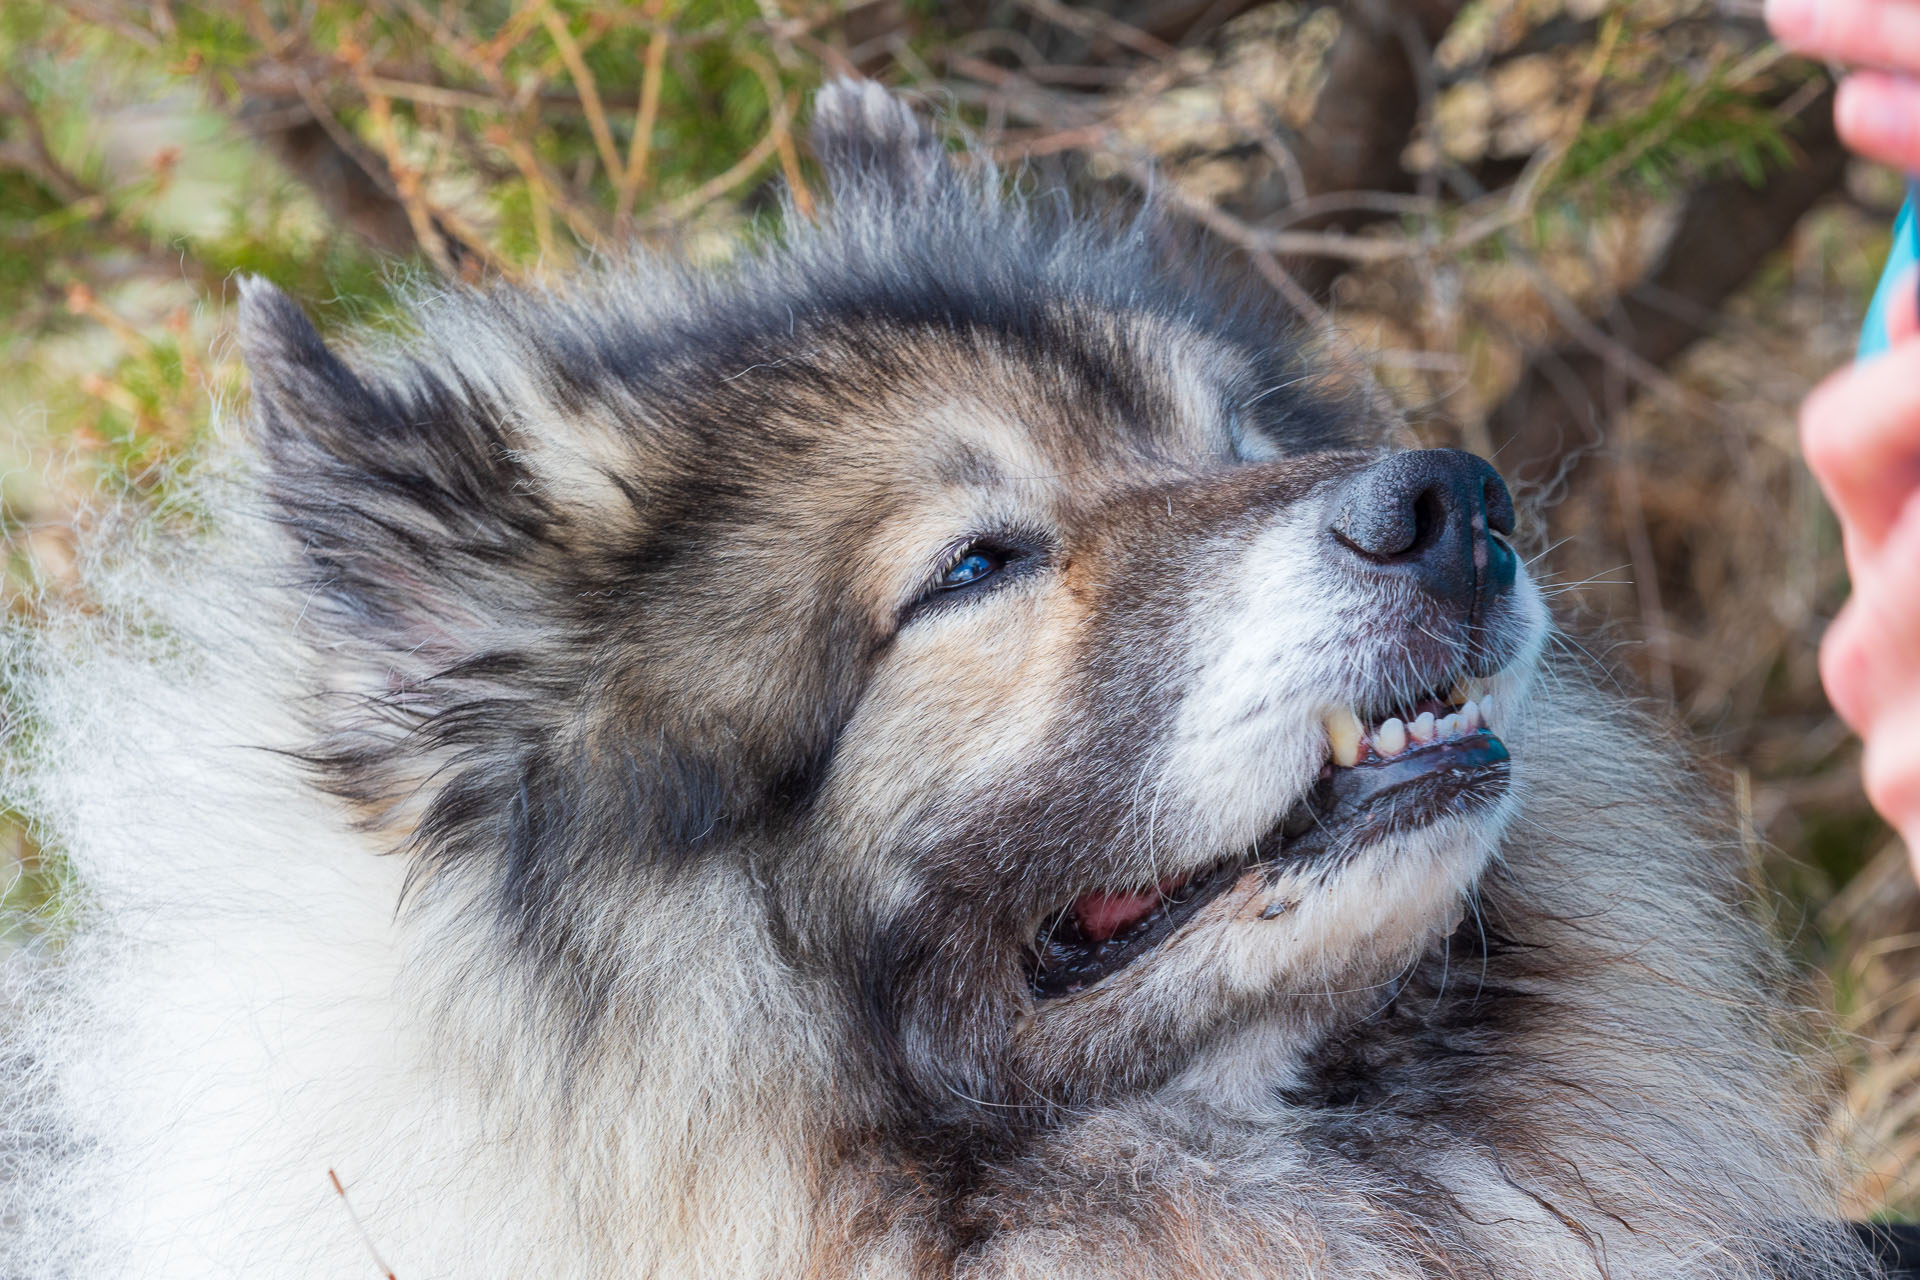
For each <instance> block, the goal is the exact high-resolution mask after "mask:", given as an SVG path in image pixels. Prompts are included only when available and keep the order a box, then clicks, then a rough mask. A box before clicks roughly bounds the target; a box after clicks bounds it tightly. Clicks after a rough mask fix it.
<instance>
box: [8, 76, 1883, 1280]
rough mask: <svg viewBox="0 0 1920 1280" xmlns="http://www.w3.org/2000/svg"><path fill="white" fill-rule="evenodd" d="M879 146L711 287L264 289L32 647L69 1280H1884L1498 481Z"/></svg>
mask: <svg viewBox="0 0 1920 1280" xmlns="http://www.w3.org/2000/svg"><path fill="white" fill-rule="evenodd" d="M814 140H815V148H816V151H817V152H818V154H819V156H820V158H821V160H822V163H823V166H824V167H825V169H826V171H827V173H828V175H829V179H830V185H831V188H832V192H833V197H834V200H833V204H832V207H831V209H830V211H829V212H828V213H827V214H826V215H825V216H824V218H823V220H822V221H821V222H820V223H819V224H817V225H809V224H807V223H806V222H805V220H804V219H801V218H799V217H797V216H790V218H789V222H790V224H792V225H791V230H790V231H789V233H788V235H787V238H786V239H785V241H784V242H783V243H782V244H780V245H779V246H777V247H774V248H770V249H767V250H765V251H762V252H758V253H754V254H748V255H746V256H743V257H742V258H741V259H739V260H737V261H736V262H734V263H733V264H731V265H729V266H727V267H725V268H722V269H718V270H714V271H711V272H708V273H698V272H694V271H691V270H689V269H685V268H678V267H675V266H672V265H668V264H660V263H651V264H642V265H637V266H631V267H627V268H623V269H620V270H615V271H611V272H609V273H607V274H605V275H604V276H602V277H600V278H597V279H593V280H590V281H587V282H584V283H582V284H580V285H578V286H577V287H575V288H572V289H570V290H568V291H565V292H561V293H555V294H543V293H532V292H516V291H512V290H506V289H500V290H495V291H490V292H486V293H481V294H471V295H468V294H460V295H455V296H446V297H437V298H431V299H425V300H423V301H422V302H421V303H420V305H419V306H418V308H417V310H416V313H415V317H414V319H415V327H416V331H415V333H414V334H413V336H412V337H411V338H409V339H407V340H405V341H404V342H401V343H400V344H398V345H397V346H395V347H393V348H391V349H387V350H373V349H369V350H364V351H361V352H359V353H357V354H354V355H353V356H352V357H351V358H349V359H345V360H343V359H342V358H341V357H339V356H337V355H336V354H335V353H334V352H332V351H330V350H329V349H328V348H327V347H326V346H325V345H323V343H322V342H321V340H320V338H319V337H318V336H317V335H316V333H315V332H314V330H313V329H312V328H311V327H310V326H309V324H308V323H307V321H306V319H305V318H304V317H303V315H302V314H301V312H300V310H299V309H298V308H297V307H296V306H295V305H294V304H293V303H292V302H290V301H289V300H288V299H286V298H285V297H283V296H281V295H280V294H278V293H276V292H274V291H273V290H272V289H271V288H269V287H268V286H266V285H264V284H260V283H257V282H256V283H253V284H250V285H248V286H247V287H246V289H245V291H244V299H243V303H242V309H241V322H240V327H241V340H242V343H243V345H244V348H245V352H246V355H247V358H248V361H249V365H250V368H251V371H252V375H253V387H254V391H253V397H254V404H253V411H252V414H251V422H250V426H249V429H248V431H247V432H246V438H245V439H243V440H238V441H235V442H233V443H232V444H231V445H230V446H229V447H227V448H225V449H224V450H216V452H215V456H214V457H213V458H211V459H210V460H209V461H208V462H207V464H206V466H205V474H206V476H207V479H206V480H205V481H204V483H203V487H202V489H201V490H200V497H201V500H202V501H201V506H202V507H203V508H204V509H205V510H206V511H210V512H212V513H213V514H212V515H211V516H208V517H205V518H202V519H199V520H198V521H197V522H194V527H193V528H192V529H191V530H190V531H188V532H185V533H182V532H180V531H179V530H178V526H179V525H180V523H181V521H179V520H177V519H176V520H168V519H162V520H161V521H159V522H156V523H149V524H148V525H146V526H143V527H142V528H141V529H139V530H136V531H134V532H133V533H131V534H128V535H125V536H124V537H122V538H121V539H120V541H119V543H118V545H117V546H116V547H115V548H114V549H113V550H111V551H110V552H109V553H107V554H105V555H104V556H103V557H102V564H101V567H100V568H99V570H98V572H96V573H95V574H94V575H93V577H92V590H93V591H94V593H95V596H96V598H95V600H94V601H93V602H92V603H91V604H90V606H89V607H88V608H87V609H85V610H73V611H70V612H68V613H67V614H65V615H63V616H61V617H59V618H57V619H56V620H55V622H54V623H53V624H51V625H50V626H48V627H46V628H43V629H41V630H39V631H37V632H35V633H33V634H20V635H16V636H15V637H14V639H13V641H12V646H13V647H12V650H11V655H12V664H13V667H12V670H13V678H12V682H11V686H12V690H13V704H12V707H11V716H12V720H11V723H12V725H13V749H14V753H15V758H16V761H17V766H16V769H15V771H14V775H13V799H14V801H15V803H17V804H19V805H21V806H22V807H23V808H25V809H26V810H28V811H29V812H31V813H33V814H35V815H36V816H37V817H38V818H39V819H40V820H41V822H42V824H43V828H44V830H45V831H46V832H47V833H48V836H49V838H50V839H51V840H53V841H55V842H56V843H57V844H58V846H59V847H60V848H61V849H63V850H64V851H65V852H66V854H67V857H68V858H69V860H70V863H71V866H72V868H73V869H74V873H75V879H74V884H73V885H72V886H71V887H70V889H69V892H68V893H67V895H66V897H65V899H64V902H65V906H66V909H67V913H68V916H69V919H68V921H67V923H66V925H65V927H64V928H63V929H62V930H61V931H60V933H59V934H58V937H57V942H55V943H49V944H47V945H45V946H43V947H42V948H40V954H39V955H38V956H36V957H34V958H33V961H32V963H27V962H25V961H23V962H21V963H19V964H17V965H16V966H15V969H16V973H17V974H19V975H20V978H21V981H20V983H19V1001H18V1008H19V1016H18V1018H17V1019H16V1020H15V1021H16V1026H15V1029H14V1030H13V1031H12V1032H11V1033H10V1034H11V1046H12V1050H11V1055H10V1057H9V1059H8V1061H9V1062H10V1063H11V1069H12V1075H13V1077H14V1081H15V1087H14V1088H13V1091H12V1098H11V1100H10V1101H9V1103H8V1104H7V1105H8V1107H9V1119H10V1121H11V1129H12V1132H13V1133H14V1135H15V1136H14V1138H13V1151H12V1155H13V1157H14V1158H13V1161H12V1164H13V1168H12V1170H11V1173H10V1177H9V1186H8V1194H9V1196H10V1202H9V1203H10V1207H9V1209H8V1215H9V1217H10V1219H11V1228H12V1230H11V1237H10V1242H9V1243H8V1244H6V1245H5V1246H0V1248H4V1249H6V1250H8V1251H10V1257H9V1259H8V1261H9V1264H10V1266H11V1268H12V1270H11V1272H10V1274H14V1275H19V1276H33V1277H52V1276H85V1277H89V1278H90V1280H102V1278H105V1277H120V1276H127V1277H133V1276H138V1277H171V1276H182V1277H185V1276H192V1277H196V1278H198V1277H206V1276H226V1275H232V1276H241V1275H244V1276H248V1277H274V1278H276V1280H281V1278H287V1280H292V1278H297V1277H316V1278H317V1277H328V1278H330V1280H338V1278H339V1277H343V1276H351V1275H356V1274H368V1273H369V1272H370V1271H371V1270H372V1269H374V1268H375V1267H376V1265H377V1264H376V1259H378V1260H380V1261H379V1263H378V1265H384V1266H385V1267H387V1268H389V1269H390V1270H391V1272H392V1273H393V1274H395V1275H397V1276H399V1277H400V1280H434V1278H438V1277H446V1278H448V1280H456V1278H457V1280H481V1278H484V1277H505V1276H519V1275H524V1274H529V1273H534V1274H539V1275H543V1276H548V1277H554V1278H555V1280H562V1278H577V1280H589V1278H590V1280H614V1278H615V1277H691V1276H714V1277H762V1276H764V1277H775V1276H777V1277H793V1276H820V1277H842V1276H866V1277H891V1276H952V1275H963V1276H980V1277H1003V1276H1023V1277H1024V1276H1031V1277H1041V1276H1066V1277H1093V1276H1129V1277H1133V1276H1168V1277H1173V1276H1183V1277H1184V1276H1219V1277H1287V1278H1300V1280H1304V1278H1306V1277H1326V1278H1333V1277H1370V1278H1377V1280H1386V1278H1394V1277H1432V1276H1471V1277H1542V1276H1556V1277H1558V1276H1566V1277H1574V1276H1580V1277H1587V1276H1609V1277H1621V1278H1624V1277H1675V1276H1715V1277H1730V1276H1762V1275H1781V1274H1788V1273H1791V1274H1804V1275H1809V1276H1814V1275H1820V1276H1825V1275H1866V1274H1870V1273H1871V1268H1870V1266H1869V1265H1868V1264H1867V1263H1866V1262H1865V1260H1864V1259H1862V1258H1858V1257H1856V1256H1854V1255H1853V1254H1852V1253H1850V1252H1849V1250H1850V1248H1851V1246H1850V1245H1848V1244H1847V1243H1846V1240H1845V1238H1844V1237H1843V1235H1842V1234H1841V1233H1840V1232H1838V1231H1837V1230H1836V1229H1834V1228H1833V1227H1831V1226H1829V1225H1824V1224H1825V1223H1827V1221H1828V1220H1829V1219H1831V1217H1832V1216H1833V1205H1834V1191H1833V1185H1832V1180H1831V1175H1830V1172H1829V1170H1828V1169H1827V1167H1826V1164H1825V1161H1824V1158H1823V1155H1822V1151H1821V1148H1820V1142H1819V1137H1818V1133H1819V1120H1820V1115H1819V1111H1820V1102H1819V1099H1820V1090H1819V1088H1818V1087H1817V1082H1815V1081H1814V1080H1813V1079H1812V1078H1811V1074H1810V1072H1809V1071H1808V1070H1807V1069H1806V1068H1804V1067H1803V1066H1801V1065H1800V1064H1801V1062H1802V1061H1803V1058H1802V1057H1801V1056H1800V1054H1799V1053H1798V1050H1797V1047H1796V1043H1795V1035H1794V1031H1793V1019H1792V1017H1791V1016H1789V1014H1788V1012H1787V1011H1786V1010H1785V1008H1784V1006H1783V1004H1782V1003H1781V996H1780V991H1781V989H1782V987H1781V982H1780V978H1781V974H1780V972H1779V970H1778V962H1777V958H1776V956H1775V954H1774V953H1773V952H1772V951H1771V950H1770V948H1769V944H1768V942H1767V941H1766V939H1765V936H1764V934H1763V933H1762V931H1761V930H1760V929H1759V928H1758V927H1757V926H1756V925H1755V924H1754V923H1753V922H1752V921H1751V920H1750V919H1749V918H1748V916H1747V915H1746V914H1744V913H1743V911H1742V910H1741V908H1740V906H1739V901H1738V900H1739V883H1740V876H1739V866H1740V864H1739V859H1738V857H1737V853H1736V852H1735V851H1734V850H1732V849H1730V848H1729V847H1728V842H1727V840H1726V839H1725V837H1724V835H1723V834H1722V833H1720V832H1719V831H1717V830H1710V829H1705V828H1703V826H1702V825H1701V820H1700V819H1699V818H1698V816H1697V815H1698V814H1699V813H1701V812H1703V811H1704V807H1703V806H1702V805H1701V804H1700V802H1699V797H1698V796H1697V794H1695V792H1694V791H1693V789H1692V788H1691V786H1690V784H1689V783H1688V782H1687V780H1686V775H1685V773H1684V770H1683V769H1682V767H1681V766H1680V765H1679V764H1678V763H1677V762H1676V761H1675V760H1674V759H1671V758H1669V757H1668V756H1667V755H1665V754H1663V753H1662V752H1661V751H1660V750H1659V749H1657V748H1656V747H1655V746H1654V745H1653V744H1652V739H1653V735H1652V734H1651V733H1650V731H1649V729H1648V727H1647V726H1646V725H1644V724H1642V723H1641V722H1640V721H1639V720H1637V719H1636V718H1635V717H1634V716H1633V715H1631V714H1630V713H1629V712H1628V711H1627V710H1625V709H1624V708H1623V707H1622V706H1621V705H1619V704H1618V703H1617V702H1613V701H1609V700H1608V699H1606V698H1604V697H1602V696H1600V695H1598V694H1596V693H1595V692H1594V691H1593V690H1592V689H1591V688H1590V687H1589V685H1588V682H1587V681H1585V680H1584V679H1583V678H1582V677H1581V676H1580V675H1579V674H1578V673H1577V672H1574V671H1571V670H1560V669H1555V668H1553V667H1552V666H1549V665H1547V663H1546V660H1545V659H1544V658H1543V653H1544V650H1545V639H1546V637H1547V634H1548V628H1549V622H1548V618H1547V614H1546V611H1545V608H1544V606H1543V603H1542V599H1541V595H1540V593H1539V591H1538V590H1537V589H1536V588H1535V587H1534V586H1533V585H1532V583H1531V581H1530V580H1529V578H1528V575H1527V573H1526V571H1525V568H1524V567H1523V566H1522V565H1520V564H1519V563H1518V562H1517V560H1516V557H1515V555H1514V552H1513V550H1512V548H1511V546H1510V545H1509V541H1508V535H1509V534H1511V532H1512V529H1513V523H1512V522H1513V509H1512V503H1511V500H1510V499H1509V497H1508V494H1507V491H1506V489H1505V487H1504V486H1503V485H1502V483H1501V481H1500V478H1499V477H1498V475H1497V474H1495V472H1494V471H1493V469H1492V468H1491V467H1489V466H1488V465H1487V464H1486V463H1484V462H1482V461H1480V460H1479V459H1477V458H1474V457H1472V456H1470V455H1467V454H1462V453H1456V452H1451V451H1424V452H1410V453H1389V452H1385V451H1383V449H1382V448H1381V444H1380V441H1381V440H1382V439H1383V436H1382V434H1381V431H1380V429H1379V427H1378V425H1377V424H1376V423H1374V422H1372V421H1370V420H1369V419H1368V418H1367V416H1366V414H1365V413H1364V412H1362V411H1361V410H1360V409H1359V408H1358V407H1357V406H1355V405H1354V404H1352V403H1350V402H1349V401H1347V400H1343V399H1342V398H1340V397H1338V396H1335V395H1332V394H1330V393H1328V392H1326V391H1324V390H1320V389H1317V388H1320V387H1321V386H1322V383H1323V380H1321V379H1316V377H1315V376H1314V371H1313V369H1311V368H1310V367H1308V366H1307V365H1305V364H1304V363H1303V362H1302V360H1301V358H1300V357H1299V356H1298V354H1297V353H1296V351H1295V349H1294V348H1293V347H1292V346H1291V345H1290V344H1289V343H1288V342H1287V341H1286V339H1285V337H1284V332H1285V331H1284V328H1283V327H1281V326H1280V325H1279V324H1278V323H1277V322H1276V321H1275V319H1274V318H1273V317H1271V316H1268V315H1265V314H1263V312H1262V310H1261V308H1260V305H1259V304H1258V302H1257V301H1250V300H1248V299H1244V298H1239V297H1237V296H1236V294H1235V293H1234V291H1232V290H1231V289H1228V288H1224V287H1213V286H1206V287H1202V286H1199V285H1196V284H1195V283H1193V280H1192V279H1191V277H1190V275H1189V276H1187V277H1175V276H1170V275H1168V274H1167V273H1166V272H1165V270H1164V269H1163V266H1162V264H1160V263H1159V262H1158V261H1157V258H1156V251H1155V249H1154V246H1155V245H1156V244H1158V243H1161V240H1160V239H1159V238H1158V237H1156V235H1155V233H1154V227H1153V224H1152V220H1151V215H1150V214H1149V215H1142V216H1140V217H1139V218H1136V219H1134V220H1132V221H1128V222H1115V221H1113V220H1111V219H1109V220H1106V221H1102V220H1099V219H1092V218H1088V217H1085V216H1082V215H1076V214H1073V213H1070V212H1066V211H1063V209H1062V207H1061V205H1060V204H1059V203H1058V202H1055V201H1052V200H1044V201H1035V202H1032V203H1030V204H1028V203H1022V202H1020V201H1018V200H1014V199H1010V198H1006V197H1003V196H1002V195H1001V194H1000V190H1001V184H1000V182H999V179H998V178H997V177H995V176H994V175H992V174H991V173H987V172H983V171H981V170H979V169H978V168H976V169H974V170H973V171H971V172H972V176H966V175H965V174H963V173H962V172H960V171H959V170H956V169H955V168H954V167H953V166H951V165H950V164H949V163H948V160H947V157H946V155H945V153H944V150H943V148H942V147H941V146H940V145H939V144H938V142H937V141H936V140H935V138H934V137H933V135H931V134H930V133H929V132H928V131H927V130H925V129H924V128H922V127H921V126H920V125H919V124H918V123H917V122H916V121H915V118H914V117H913V115H912V114H911V113H910V112H909V111H908V110H907V109H906V108H905V107H903V106H902V105H900V104H899V103H898V102H897V101H896V100H894V99H892V98H891V97H889V96H887V95H886V94H884V93H883V92H881V91H880V90H878V89H876V88H873V87H871V86H861V85H855V84H842V85H839V86H836V87H834V88H832V89H830V90H828V91H827V92H825V93H823V94H822V96H821V98H820V100H819V102H818V105H817V109H816V124H815V133H814ZM170 528H171V529H173V532H168V529H170ZM330 1173H331V1175H332V1177H330V1176H329V1175H330ZM335 1179H337V1180H338V1182H339V1184H340V1186H341V1187H342V1188H344V1192H345V1198H344V1199H343V1198H342V1196H341V1195H339V1194H337V1193H336V1191H335V1189H334V1186H333V1182H334V1180H335Z"/></svg>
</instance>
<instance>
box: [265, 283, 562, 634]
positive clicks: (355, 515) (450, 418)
mask: <svg viewBox="0 0 1920 1280" xmlns="http://www.w3.org/2000/svg"><path fill="white" fill-rule="evenodd" d="M239 338H240V346H241V350H242V353H243V354H244V355H245V357H246V363H247V368H248V371H249V373H250V374H251V376H252V380H253V425H254V436H255V442H256V444H257V446H258V448H259V451H260V457H261V461H262V463H263V475H262V477H261V479H262V483H263V488H264V490H265V493H266V495H267V497H268V499H269V500H270V501H271V502H272V504H273V514H274V516H275V517H276V518H277V519H278V520H279V521H280V522H281V523H282V524H283V525H285V526H286V527H287V528H288V529H289V531H290V532H292V533H293V535H294V536H295V538H296V539H297V541H298V544H299V547H300V552H301V556H302V559H303V560H304V561H305V569H304V573H305V576H306V581H307V588H308V590H309V593H310V595H309V600H310V605H311V607H310V608H309V609H308V610H307V612H306V615H305V616H306V618H307V620H308V622H309V623H310V624H313V625H322V626H327V627H330V628H331V629H332V630H333V631H334V632H335V635H336V638H337V639H339V640H347V641H354V642H359V643H363V644H369V645H371V646H373V648H374V649H375V650H377V651H382V652H385V653H388V654H391V655H394V661H395V662H396V663H399V664H401V665H404V666H413V665H416V664H419V663H423V662H431V661H433V660H434V659H440V660H448V659H452V658H458V657H462V656H466V655H469V654H471V653H473V652H476V651H484V649H485V648H487V647H488V646H490V645H491V644H492V643H493V642H494V638H495V636H497V634H498V633H499V632H500V631H502V630H510V629H512V628H513V627H514V625H515V624H514V619H515V618H516V617H517V616H520V615H521V614H522V613H523V612H524V609H525V608H526V606H527V602H526V601H525V600H524V599H522V597H524V596H525V594H526V588H525V587H524V586H522V585H521V580H522V579H523V578H524V577H525V574H524V572H521V571H520V570H521V569H522V567H523V566H524V565H525V563H526V562H527V561H528V559H529V557H531V556H535V555H538V554H540V553H541V552H542V549H543V546H544V544H545V543H546V541H547V540H548V539H549V537H550V535H551V532H552V529H553V525H554V513H553V512H552V510H551V509H550V508H549V507H548V506H547V504H546V503H545V502H544V500H543V499H542V498H541V496H540V494H539V492H538V491H537V490H538V486H536V485H534V484H533V483H532V481H531V478H530V477H529V476H528V475H527V473H526V469H525V467H524V466H523V465H522V463H521V461H520V458H519V453H518V451H517V450H516V449H515V448H514V443H515V441H514V440H513V439H512V438H511V424H510V423H509V422H507V421H505V419H504V417H503V411H502V410H501V408H500V407H499V406H498V405H495V404H492V403H490V402H489V398H488V397H487V396H486V395H485V394H484V392H483V391H482V390H481V389H479V388H476V387H472V386H469V385H466V384H464V383H459V382H450V381H448V377H447V376H446V375H443V374H441V373H438V372H436V371H432V370H428V369H426V368H423V367H419V366H412V367H395V368H390V369H387V370H386V371H385V372H384V373H378V372H375V373H367V374H362V373H361V372H359V371H356V370H355V369H352V368H349V367H348V366H347V365H346V363H345V362H343V361H342V360H341V359H340V358H339V357H338V356H336V355H335V354H334V353H333V352H332V351H330V350H329V349H328V348H327V345H326V343H325V342H323V341H322V340H321V338H320V335H319V333H317V332H316V331H315V329H314V327H313V325H312V323H311V322H310V321H309V320H308V319H307V317H306V314H305V313H304V312H302V311H301V309H300V307H299V306H298V305H297V304H296V303H294V302H293V300H292V299H290V298H288V297H287V296H286V295H285V294H283V293H281V292H280V291H279V290H278V289H276V288H274V287H273V286H272V285H270V284H268V283H266V282H265V281H263V280H259V279H249V280H245V281H242V283H241V286H240V321H239Z"/></svg>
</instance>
